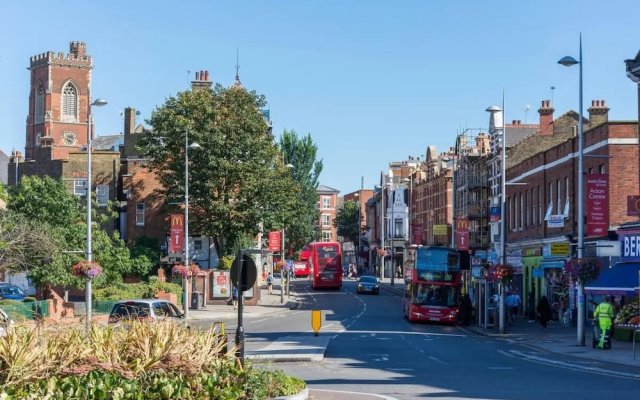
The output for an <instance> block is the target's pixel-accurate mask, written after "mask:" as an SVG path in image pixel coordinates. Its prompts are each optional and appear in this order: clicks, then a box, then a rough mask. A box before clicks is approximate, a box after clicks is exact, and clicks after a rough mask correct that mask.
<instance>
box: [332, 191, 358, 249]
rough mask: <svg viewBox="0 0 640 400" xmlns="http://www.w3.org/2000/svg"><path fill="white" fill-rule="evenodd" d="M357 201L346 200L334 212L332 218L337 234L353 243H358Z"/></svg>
mask: <svg viewBox="0 0 640 400" xmlns="http://www.w3.org/2000/svg"><path fill="white" fill-rule="evenodd" d="M358 213H359V210H358V203H356V202H355V201H346V202H345V203H344V206H343V207H342V208H341V209H339V210H338V212H337V213H336V218H335V219H334V220H333V226H334V227H336V228H337V229H338V236H342V237H344V238H346V239H348V240H349V241H351V242H353V243H358V234H359V231H360V229H359V228H358V224H359V221H361V219H360V220H359V219H358Z"/></svg>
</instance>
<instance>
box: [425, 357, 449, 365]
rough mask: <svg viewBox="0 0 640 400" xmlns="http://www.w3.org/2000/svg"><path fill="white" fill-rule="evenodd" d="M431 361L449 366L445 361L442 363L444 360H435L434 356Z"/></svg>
mask: <svg viewBox="0 0 640 400" xmlns="http://www.w3.org/2000/svg"><path fill="white" fill-rule="evenodd" d="M429 359H431V360H433V361H435V362H439V363H440V364H442V365H449V364H448V363H446V362H444V361H442V360H440V359H438V358H435V357H434V356H429Z"/></svg>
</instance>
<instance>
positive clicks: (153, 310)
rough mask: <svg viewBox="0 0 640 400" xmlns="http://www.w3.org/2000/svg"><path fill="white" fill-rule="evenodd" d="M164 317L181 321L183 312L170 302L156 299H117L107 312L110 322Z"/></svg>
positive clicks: (155, 319)
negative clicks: (109, 311)
mask: <svg viewBox="0 0 640 400" xmlns="http://www.w3.org/2000/svg"><path fill="white" fill-rule="evenodd" d="M164 319H171V320H175V321H181V320H183V319H184V314H182V312H181V311H180V309H179V308H178V307H177V306H176V305H175V304H173V303H172V302H170V301H167V300H158V299H140V300H124V301H119V302H117V303H115V304H114V305H113V307H112V308H111V313H109V323H110V324H116V323H120V322H127V321H131V320H138V321H151V322H153V321H159V320H164Z"/></svg>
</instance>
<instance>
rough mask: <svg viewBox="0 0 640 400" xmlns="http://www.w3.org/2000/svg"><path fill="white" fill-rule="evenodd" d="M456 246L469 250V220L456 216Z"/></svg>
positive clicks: (459, 248)
mask: <svg viewBox="0 0 640 400" xmlns="http://www.w3.org/2000/svg"><path fill="white" fill-rule="evenodd" d="M456 248H457V249H458V250H469V220H468V219H466V218H456Z"/></svg>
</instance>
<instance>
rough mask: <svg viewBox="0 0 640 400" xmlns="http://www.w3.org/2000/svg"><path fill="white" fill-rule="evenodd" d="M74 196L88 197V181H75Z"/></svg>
mask: <svg viewBox="0 0 640 400" xmlns="http://www.w3.org/2000/svg"><path fill="white" fill-rule="evenodd" d="M73 194H75V195H76V196H86V195H87V180H86V179H74V180H73Z"/></svg>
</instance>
